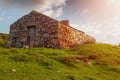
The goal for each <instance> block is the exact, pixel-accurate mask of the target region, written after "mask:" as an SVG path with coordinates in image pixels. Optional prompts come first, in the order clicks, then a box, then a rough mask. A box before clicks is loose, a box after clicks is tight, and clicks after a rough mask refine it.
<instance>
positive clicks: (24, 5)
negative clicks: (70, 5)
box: [0, 0, 66, 17]
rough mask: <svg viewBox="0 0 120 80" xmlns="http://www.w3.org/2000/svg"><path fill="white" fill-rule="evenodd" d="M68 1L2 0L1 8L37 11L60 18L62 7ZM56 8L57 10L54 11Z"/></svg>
mask: <svg viewBox="0 0 120 80" xmlns="http://www.w3.org/2000/svg"><path fill="white" fill-rule="evenodd" d="M65 4H66V0H1V2H0V6H2V7H4V8H11V9H13V8H20V9H23V10H28V11H30V10H33V9H34V10H37V11H39V12H43V13H47V12H48V13H47V14H48V15H50V16H51V15H54V16H53V17H58V16H60V15H61V14H62V7H63V6H65ZM54 8H56V9H54Z"/></svg>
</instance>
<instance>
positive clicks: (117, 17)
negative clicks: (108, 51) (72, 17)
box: [73, 0, 120, 44]
mask: <svg viewBox="0 0 120 80" xmlns="http://www.w3.org/2000/svg"><path fill="white" fill-rule="evenodd" d="M79 2H80V3H79V4H78V5H77V7H76V8H77V9H78V11H79V12H78V15H79V14H82V17H81V21H83V20H84V21H83V22H84V23H85V24H84V23H83V24H82V23H81V24H79V23H78V24H74V25H73V27H75V28H77V29H79V30H83V31H84V32H86V33H87V34H90V35H92V36H94V37H95V38H96V39H97V42H103V43H112V44H118V43H120V37H119V36H120V0H79ZM77 3H78V2H77ZM80 4H81V5H80ZM80 16H81V15H80Z"/></svg>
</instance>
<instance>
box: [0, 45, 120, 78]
mask: <svg viewBox="0 0 120 80" xmlns="http://www.w3.org/2000/svg"><path fill="white" fill-rule="evenodd" d="M3 46H4V45H2V46H1V47H0V80H120V76H119V75H120V47H118V46H113V45H109V44H88V45H84V46H79V47H76V48H70V49H48V48H31V49H24V48H3Z"/></svg>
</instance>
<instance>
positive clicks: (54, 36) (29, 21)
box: [7, 11, 95, 48]
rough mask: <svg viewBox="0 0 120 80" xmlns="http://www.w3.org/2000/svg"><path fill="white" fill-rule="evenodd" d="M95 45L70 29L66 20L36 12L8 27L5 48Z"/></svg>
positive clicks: (93, 40) (86, 36)
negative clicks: (8, 31) (58, 19)
mask: <svg viewBox="0 0 120 80" xmlns="http://www.w3.org/2000/svg"><path fill="white" fill-rule="evenodd" d="M88 43H95V39H94V38H93V37H91V36H88V35H86V34H85V33H84V32H82V31H79V30H77V29H74V28H72V27H71V26H70V25H69V21H68V20H63V21H61V22H60V21H57V20H55V19H53V18H50V17H48V16H46V15H44V14H41V13H39V12H37V11H32V12H30V13H29V14H27V15H25V16H23V17H22V18H20V19H18V20H17V21H16V22H15V23H13V24H12V25H11V26H10V33H9V39H8V42H7V47H17V48H20V47H24V46H29V47H48V48H68V47H75V46H79V45H83V44H88Z"/></svg>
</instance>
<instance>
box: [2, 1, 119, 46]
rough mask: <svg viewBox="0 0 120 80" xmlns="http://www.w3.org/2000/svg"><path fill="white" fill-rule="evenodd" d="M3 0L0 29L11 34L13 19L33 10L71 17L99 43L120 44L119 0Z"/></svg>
mask: <svg viewBox="0 0 120 80" xmlns="http://www.w3.org/2000/svg"><path fill="white" fill-rule="evenodd" d="M0 1H1V2H0V10H1V12H0V22H1V24H0V26H1V29H0V32H4V33H8V32H9V25H10V24H11V23H12V22H14V21H16V20H17V19H18V18H20V17H21V16H22V15H24V14H26V13H28V12H30V11H32V10H33V9H34V10H37V11H39V12H42V13H44V14H46V15H48V16H51V17H53V18H56V19H58V20H64V19H69V20H70V22H71V25H72V26H73V27H75V28H77V29H79V30H82V31H85V32H86V33H88V34H90V35H91V36H94V37H95V38H96V39H97V42H102V43H111V44H119V43H120V38H119V36H120V31H119V30H120V28H119V27H120V1H119V0H20V1H18V0H9V1H8V0H0ZM16 13H17V14H16Z"/></svg>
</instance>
